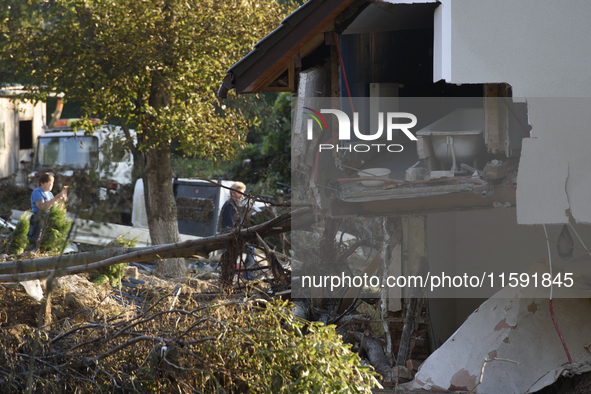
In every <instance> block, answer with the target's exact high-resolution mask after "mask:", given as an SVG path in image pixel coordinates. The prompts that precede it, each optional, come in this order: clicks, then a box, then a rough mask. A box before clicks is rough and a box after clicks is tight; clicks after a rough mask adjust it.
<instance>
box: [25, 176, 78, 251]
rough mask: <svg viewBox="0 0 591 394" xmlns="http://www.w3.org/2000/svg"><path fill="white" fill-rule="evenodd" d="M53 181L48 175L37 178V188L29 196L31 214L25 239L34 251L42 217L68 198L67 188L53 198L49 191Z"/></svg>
mask: <svg viewBox="0 0 591 394" xmlns="http://www.w3.org/2000/svg"><path fill="white" fill-rule="evenodd" d="M53 181H54V178H53V175H51V174H48V173H44V174H42V175H41V176H40V177H39V187H38V188H36V189H35V190H33V193H32V194H31V208H32V210H33V214H32V215H31V218H30V219H29V233H28V234H27V237H28V238H29V245H32V246H33V248H35V249H36V248H37V245H36V244H37V240H38V239H39V235H40V234H41V226H42V220H43V216H44V215H45V213H47V211H48V210H49V209H50V208H51V207H52V206H53V205H54V204H55V203H56V202H60V201H61V202H63V201H66V200H67V198H68V196H67V192H68V187H67V186H64V190H62V191H61V192H60V193H58V195H57V196H54V195H53V193H51V189H53Z"/></svg>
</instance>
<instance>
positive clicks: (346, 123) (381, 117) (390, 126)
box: [304, 107, 417, 153]
mask: <svg viewBox="0 0 591 394" xmlns="http://www.w3.org/2000/svg"><path fill="white" fill-rule="evenodd" d="M304 109H305V110H306V114H307V115H309V116H310V117H311V119H308V121H307V138H308V140H309V141H311V140H312V139H313V138H314V136H313V130H314V121H316V123H317V124H318V126H319V127H320V131H321V132H322V131H324V130H325V128H326V130H328V125H327V123H326V120H325V119H324V117H323V116H322V114H332V115H335V116H336V117H337V121H338V125H339V140H340V141H350V140H351V126H353V133H354V135H355V137H357V139H359V140H361V141H376V140H378V139H381V138H382V135H383V134H384V130H385V132H386V140H387V141H392V139H393V135H394V131H397V130H400V131H402V132H403V133H404V135H405V136H406V137H407V138H408V139H409V140H411V141H416V140H417V137H415V136H414V135H413V134H412V133H411V132H410V129H411V128H413V127H414V126H416V124H417V117H416V116H415V115H413V114H411V113H408V112H386V113H384V112H378V122H377V123H378V129H377V131H376V132H375V133H373V134H364V133H362V132H361V131H360V130H359V113H358V112H353V122H351V119H350V118H349V115H347V114H346V113H345V112H343V111H341V110H338V109H321V110H320V112H318V111H315V110H313V109H312V108H309V107H304ZM401 119H402V120H409V121H410V122H405V123H400V120H401ZM384 124H385V127H384ZM332 149H336V150H337V151H348V152H353V151H355V152H369V151H370V150H372V149H375V150H377V151H378V152H380V151H381V149H383V150H384V151H388V152H393V153H395V152H402V150H403V149H404V147H403V146H402V145H400V144H377V143H375V144H363V143H361V144H359V143H351V144H349V145H344V146H339V145H333V144H328V143H327V144H320V145H319V146H318V150H319V151H320V152H322V151H323V150H332Z"/></svg>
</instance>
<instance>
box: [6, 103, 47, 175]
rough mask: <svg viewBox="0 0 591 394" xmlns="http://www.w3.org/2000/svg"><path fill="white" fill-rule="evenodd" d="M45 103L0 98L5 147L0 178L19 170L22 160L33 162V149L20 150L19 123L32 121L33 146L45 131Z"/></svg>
mask: <svg viewBox="0 0 591 394" xmlns="http://www.w3.org/2000/svg"><path fill="white" fill-rule="evenodd" d="M45 111H46V110H45V103H41V102H39V103H37V104H36V105H33V104H32V103H30V102H22V101H12V100H11V99H10V98H6V97H2V98H0V123H4V138H5V145H4V146H3V147H2V146H0V178H4V177H8V176H10V175H12V174H14V173H16V172H17V171H18V170H19V162H20V161H21V160H31V158H30V155H31V154H32V153H33V152H34V150H33V149H26V150H20V149H19V130H18V126H19V121H24V120H31V121H32V127H33V144H35V142H36V140H37V136H38V135H40V134H41V133H42V131H43V129H42V127H43V125H44V124H45V120H46V112H45Z"/></svg>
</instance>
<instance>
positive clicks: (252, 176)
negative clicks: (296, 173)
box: [231, 93, 291, 193]
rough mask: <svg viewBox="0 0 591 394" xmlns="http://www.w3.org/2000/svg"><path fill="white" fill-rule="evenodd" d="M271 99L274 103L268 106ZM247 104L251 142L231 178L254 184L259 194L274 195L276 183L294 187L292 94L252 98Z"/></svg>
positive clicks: (241, 155) (236, 164) (240, 157)
mask: <svg viewBox="0 0 591 394" xmlns="http://www.w3.org/2000/svg"><path fill="white" fill-rule="evenodd" d="M269 98H274V100H273V101H271V103H269ZM246 103H247V105H248V111H249V115H250V116H249V117H248V118H249V119H252V120H253V125H252V126H251V127H252V131H253V132H252V133H251V134H250V135H249V138H252V139H251V141H248V142H250V144H248V145H247V146H246V147H245V148H244V150H243V151H241V152H240V153H239V155H238V160H236V162H235V164H234V166H233V168H232V170H231V173H232V175H231V176H232V179H239V180H241V181H243V182H247V183H249V184H254V185H255V192H257V193H272V192H273V191H274V190H275V189H276V188H277V182H281V183H283V184H288V185H289V184H290V183H291V170H290V167H289V166H290V160H291V94H290V93H281V94H279V95H274V94H273V95H269V94H267V96H266V97H261V98H257V97H256V96H251V97H249V98H248V99H247V102H246ZM250 136H252V137H250ZM253 169H256V170H253Z"/></svg>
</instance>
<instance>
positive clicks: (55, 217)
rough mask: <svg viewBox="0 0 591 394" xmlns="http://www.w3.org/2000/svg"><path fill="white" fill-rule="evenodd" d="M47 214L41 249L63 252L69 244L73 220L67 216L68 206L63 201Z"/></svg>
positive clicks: (40, 241)
mask: <svg viewBox="0 0 591 394" xmlns="http://www.w3.org/2000/svg"><path fill="white" fill-rule="evenodd" d="M46 215H47V216H46V218H45V219H44V224H43V230H42V231H43V234H42V235H41V239H40V240H39V251H40V252H42V253H61V252H62V251H63V250H64V249H65V248H66V246H68V232H69V231H70V226H71V225H72V221H71V220H70V219H68V218H67V211H66V206H65V205H64V204H62V203H57V204H54V205H53V207H51V209H50V210H49V212H48V213H47V214H46Z"/></svg>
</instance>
